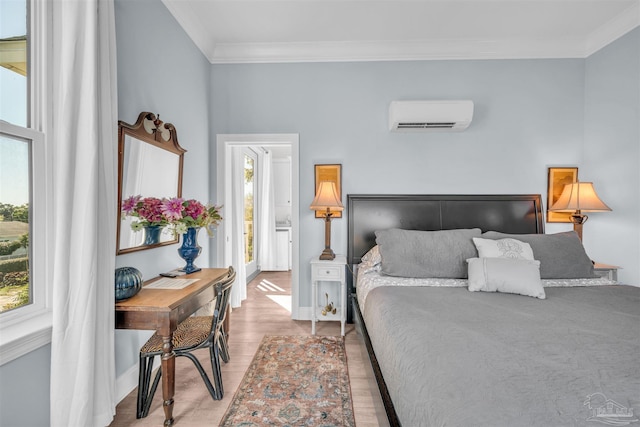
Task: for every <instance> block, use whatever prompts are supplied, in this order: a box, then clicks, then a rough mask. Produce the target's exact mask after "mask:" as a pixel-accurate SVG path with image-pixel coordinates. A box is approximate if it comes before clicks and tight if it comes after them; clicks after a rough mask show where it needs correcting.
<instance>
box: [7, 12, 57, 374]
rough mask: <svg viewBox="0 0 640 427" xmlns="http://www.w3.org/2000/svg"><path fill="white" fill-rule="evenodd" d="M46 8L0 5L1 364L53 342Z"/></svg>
mask: <svg viewBox="0 0 640 427" xmlns="http://www.w3.org/2000/svg"><path fill="white" fill-rule="evenodd" d="M44 3H46V2H37V1H33V0H2V1H0V88H1V90H0V365H1V364H4V363H6V362H8V361H10V360H13V359H15V358H16V357H19V356H21V355H22V354H25V353H27V352H29V351H32V350H34V349H35V348H38V347H39V346H41V345H43V344H46V343H48V342H50V340H51V330H50V329H51V315H50V303H49V294H50V292H48V289H47V285H46V283H47V281H46V280H45V278H46V277H47V274H46V271H47V242H48V239H47V227H46V221H47V206H48V197H49V194H50V192H49V191H47V182H48V181H50V180H47V173H48V171H49V170H50V168H49V167H48V161H47V154H46V153H47V151H46V145H45V142H46V139H45V135H44V133H42V132H41V131H42V130H43V129H44V121H43V120H42V118H43V117H44V114H43V113H44V111H43V109H42V107H43V106H44V105H45V104H44V100H45V99H46V94H45V93H44V91H45V85H44V84H41V83H40V82H43V81H44V74H43V72H42V71H43V70H44V69H45V64H44V61H40V60H38V58H44V57H45V55H44V51H43V47H44V45H45V44H44V43H43V42H42V41H43V40H45V39H46V34H45V31H46V28H48V26H47V25H44V22H45V19H44V16H45V9H44V7H45V5H44ZM32 6H33V9H32ZM34 22H37V23H38V24H34ZM32 29H37V31H36V32H34V31H31V30H32ZM34 58H36V59H34Z"/></svg>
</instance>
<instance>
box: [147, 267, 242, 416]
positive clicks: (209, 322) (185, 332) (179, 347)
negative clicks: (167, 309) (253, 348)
mask: <svg viewBox="0 0 640 427" xmlns="http://www.w3.org/2000/svg"><path fill="white" fill-rule="evenodd" d="M235 279H236V272H235V270H234V269H233V267H229V273H228V274H227V275H226V276H225V277H223V278H222V279H220V280H219V281H218V282H217V283H216V284H215V285H214V288H215V293H216V300H215V309H214V311H213V315H212V316H191V317H188V318H187V319H185V320H184V321H183V322H182V323H180V324H179V325H178V328H177V329H176V331H175V332H174V334H173V339H172V343H173V351H174V353H175V355H176V357H179V356H184V357H187V358H189V359H190V360H191V361H192V362H193V364H194V365H195V366H196V368H197V369H198V372H199V373H200V376H201V377H202V380H203V381H204V383H205V385H206V386H207V390H209V394H210V395H211V397H212V398H213V399H214V400H220V399H222V397H223V395H224V389H223V387H222V374H221V371H220V359H222V360H223V361H224V362H225V363H227V362H228V361H229V350H228V347H227V335H226V333H225V331H224V327H223V324H224V320H225V317H226V315H227V311H228V310H227V308H228V305H229V296H230V291H231V286H232V285H233V282H234V280H235ZM199 348H208V349H209V356H210V359H211V369H212V371H213V382H214V384H212V383H211V381H210V380H209V377H208V376H207V373H206V372H205V371H204V368H203V367H202V364H201V363H200V361H199V360H198V358H197V357H196V356H194V355H193V354H192V352H193V351H194V350H197V349H199ZM159 355H162V338H161V337H160V336H159V335H158V334H157V333H156V334H154V335H153V336H152V337H151V338H149V340H148V341H147V342H146V343H145V345H143V346H142V348H141V349H140V373H139V377H138V405H137V413H136V417H137V418H143V417H146V416H147V415H148V414H149V407H150V406H151V401H152V400H153V395H154V394H155V392H156V388H157V387H158V382H159V381H160V378H161V376H162V367H160V368H158V372H157V373H156V376H155V378H154V380H153V384H151V388H149V385H150V382H151V374H152V372H153V360H154V357H155V356H159Z"/></svg>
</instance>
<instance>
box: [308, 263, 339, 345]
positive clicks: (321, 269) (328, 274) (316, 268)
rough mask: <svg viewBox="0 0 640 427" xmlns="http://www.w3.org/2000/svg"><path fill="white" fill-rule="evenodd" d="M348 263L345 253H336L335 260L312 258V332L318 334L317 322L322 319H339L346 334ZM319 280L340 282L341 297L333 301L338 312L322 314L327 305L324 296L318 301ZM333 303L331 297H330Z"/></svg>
mask: <svg viewBox="0 0 640 427" xmlns="http://www.w3.org/2000/svg"><path fill="white" fill-rule="evenodd" d="M346 265H347V257H345V256H344V255H336V257H335V258H334V259H333V260H330V261H327V260H320V259H318V258H314V259H313V260H311V308H312V312H313V313H312V315H311V316H312V317H311V334H312V335H315V334H316V322H318V321H321V320H339V321H340V333H341V334H342V335H343V336H344V324H345V323H346V320H347V304H346V301H347V281H346V278H345V268H346ZM318 282H339V283H340V297H339V300H338V301H335V300H334V301H333V303H334V305H335V308H336V313H335V314H333V313H327V314H326V315H323V314H322V310H323V308H324V307H325V305H326V302H325V300H324V298H321V299H320V301H318ZM329 302H330V303H331V302H332V301H331V298H330V299H329Z"/></svg>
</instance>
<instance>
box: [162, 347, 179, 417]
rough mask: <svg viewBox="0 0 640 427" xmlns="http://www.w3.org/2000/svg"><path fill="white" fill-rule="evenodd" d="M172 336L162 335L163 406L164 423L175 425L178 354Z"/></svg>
mask: <svg viewBox="0 0 640 427" xmlns="http://www.w3.org/2000/svg"><path fill="white" fill-rule="evenodd" d="M171 338H172V337H171V336H168V337H162V351H163V353H162V360H161V363H162V400H163V401H162V406H163V408H164V425H165V426H171V425H173V395H174V393H175V373H176V355H175V353H174V352H173V345H172V344H171Z"/></svg>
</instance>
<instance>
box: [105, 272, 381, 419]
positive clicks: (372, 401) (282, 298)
mask: <svg viewBox="0 0 640 427" xmlns="http://www.w3.org/2000/svg"><path fill="white" fill-rule="evenodd" d="M290 301H291V274H290V273H288V272H265V273H260V274H259V275H258V276H257V277H256V278H255V279H253V280H252V281H251V282H250V283H249V284H248V285H247V299H246V300H245V301H243V302H242V307H240V308H236V309H234V310H233V311H232V313H231V328H230V329H231V330H230V339H229V352H230V355H231V360H230V361H229V363H227V364H224V363H223V364H222V376H223V381H224V392H225V393H224V398H223V399H222V400H220V401H214V400H213V399H212V398H211V396H210V395H209V393H208V392H207V389H206V388H205V386H204V383H203V382H202V379H201V378H200V375H199V374H198V371H197V370H196V369H195V367H194V366H193V364H192V363H191V362H190V361H189V360H187V359H186V358H184V357H180V358H177V359H176V390H175V396H174V400H175V403H174V407H173V416H174V421H175V424H174V425H176V426H217V425H218V423H219V422H220V420H221V419H222V417H223V415H224V413H225V411H226V409H227V407H228V406H229V404H230V403H231V400H232V398H233V395H234V393H235V391H236V389H237V388H238V386H239V385H240V381H241V380H242V378H243V376H244V373H245V371H246V370H247V368H248V367H249V364H250V363H251V360H252V359H253V356H254V354H255V352H256V350H257V349H258V345H259V344H260V341H261V340H262V337H263V336H264V335H309V334H311V322H309V321H296V320H291V313H290V306H291V303H290ZM316 333H317V334H318V335H339V334H340V323H339V322H319V323H317V324H316ZM345 347H346V350H347V359H348V365H349V379H350V381H349V382H350V385H351V395H352V398H353V406H354V414H355V419H356V425H358V426H387V425H388V422H387V420H386V416H385V413H384V407H383V406H382V401H381V400H380V395H379V393H378V389H377V385H376V382H375V379H374V378H373V373H372V370H371V365H370V363H369V360H368V358H367V354H366V349H365V347H364V344H363V343H362V340H361V337H360V336H359V335H358V333H357V332H356V330H355V327H354V325H352V324H351V325H350V324H347V327H346V336H345ZM198 352H199V357H200V360H202V361H206V360H207V358H208V351H207V350H199V351H198ZM203 365H204V366H205V369H206V370H207V372H210V371H211V364H210V363H209V362H208V361H207V363H203ZM136 398H137V389H135V390H133V391H132V392H131V393H129V395H128V396H127V397H126V398H124V399H123V400H122V401H121V402H120V403H119V404H118V406H117V408H116V416H115V418H114V420H113V422H112V423H111V426H112V427H124V426H161V425H162V424H163V422H164V412H163V410H162V393H161V390H160V389H159V390H158V391H157V392H156V395H155V397H154V400H153V402H152V404H151V408H150V410H149V415H148V416H147V417H146V418H143V419H139V420H138V419H136Z"/></svg>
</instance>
